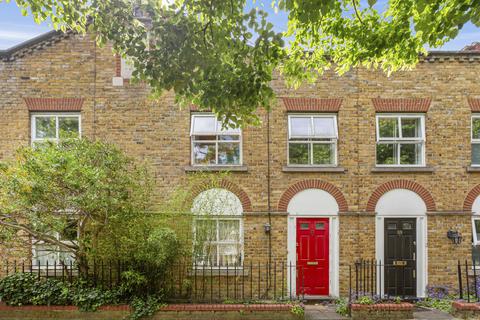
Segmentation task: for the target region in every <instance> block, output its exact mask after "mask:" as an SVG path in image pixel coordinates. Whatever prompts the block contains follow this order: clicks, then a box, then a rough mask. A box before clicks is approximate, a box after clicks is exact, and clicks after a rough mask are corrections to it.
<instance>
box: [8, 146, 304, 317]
mask: <svg viewBox="0 0 480 320" xmlns="http://www.w3.org/2000/svg"><path fill="white" fill-rule="evenodd" d="M152 172H153V170H152V169H151V168H150V166H149V164H148V163H139V162H137V161H134V160H133V159H132V158H129V157H127V156H126V155H125V154H124V152H123V151H121V150H120V149H118V148H117V147H116V146H114V145H111V144H108V143H105V142H101V141H90V140H88V139H66V140H64V141H61V142H60V143H53V142H45V143H42V144H40V145H36V146H35V147H24V148H20V149H19V150H18V151H17V154H16V157H15V159H14V161H12V162H7V163H3V164H2V165H1V166H0V261H1V263H0V300H1V302H0V317H1V314H2V312H7V313H12V312H17V313H18V312H20V313H22V312H23V313H26V314H30V315H31V313H32V312H35V310H37V311H38V310H41V311H42V312H43V313H44V314H43V315H44V316H45V312H47V313H48V312H53V314H54V315H57V316H58V313H59V312H63V313H65V312H67V311H68V312H86V313H85V314H84V316H82V318H83V317H87V316H86V315H87V314H88V317H101V315H102V314H106V313H108V314H111V313H112V312H113V313H117V318H118V317H126V318H130V319H139V318H142V317H146V316H152V315H154V314H155V313H158V312H176V313H179V312H193V311H195V310H183V309H182V308H183V307H173V306H176V303H178V302H187V303H189V304H190V305H192V306H197V305H196V304H195V303H208V304H205V305H204V306H203V307H202V308H204V309H202V310H201V311H202V312H207V313H208V312H215V313H216V314H217V315H218V314H219V312H223V311H230V312H232V311H234V313H235V314H238V315H243V314H248V315H249V316H250V317H254V316H255V315H256V313H260V314H262V313H261V311H269V312H278V313H279V316H280V314H281V315H282V316H285V317H287V318H288V317H292V316H293V317H298V316H300V315H301V314H302V313H303V308H302V307H300V306H299V305H298V304H292V303H291V302H290V300H291V298H292V296H291V292H290V294H289V293H288V290H287V287H286V283H287V278H286V277H287V274H289V273H292V272H295V270H288V268H287V266H286V264H285V262H283V261H282V262H278V263H276V262H268V263H265V262H263V261H261V260H256V261H243V257H241V256H239V255H238V254H236V255H235V254H231V253H228V252H230V251H231V252H233V253H235V252H241V250H239V249H236V248H234V249H235V250H234V249H232V248H230V247H231V246H230V247H228V248H227V249H229V251H228V252H227V253H226V254H225V255H224V256H222V258H221V259H219V258H218V255H217V250H219V248H220V247H219V246H218V245H216V244H214V243H213V242H214V240H216V233H217V230H216V228H215V227H214V226H215V225H216V223H217V220H218V219H217V220H215V219H214V218H212V217H211V216H212V212H213V213H214V212H216V211H218V209H216V206H217V205H218V203H219V202H221V203H224V204H225V203H227V204H228V203H229V202H228V199H223V198H221V196H222V195H223V194H216V193H204V194H203V195H202V198H201V201H200V202H199V203H200V205H197V206H196V207H195V213H192V211H193V209H192V200H193V199H192V197H194V196H196V194H197V193H195V190H196V189H198V187H199V186H201V187H202V188H207V189H209V190H210V189H213V190H218V188H219V186H220V184H221V183H222V181H223V180H224V179H225V178H226V175H227V174H216V175H202V174H192V175H190V176H189V177H187V178H185V179H183V181H181V182H179V185H178V187H177V188H174V189H172V190H171V191H170V192H169V193H168V194H165V195H162V199H161V200H160V201H158V199H156V201H153V200H152V198H153V196H152V194H153V193H154V191H153V190H155V182H154V181H153V179H152V178H151V177H152V176H153V174H152ZM216 188H217V189H216ZM197 204H198V203H197ZM194 214H195V215H197V217H198V216H201V219H199V218H195V216H194ZM200 220H201V221H200ZM221 223H224V224H225V223H226V224H228V227H229V228H230V229H228V230H233V231H231V232H232V233H231V234H225V235H223V236H224V237H227V236H228V237H229V239H230V238H232V239H233V240H234V239H235V237H236V234H237V233H236V232H235V228H234V227H235V221H234V222H228V221H221ZM192 230H195V232H194V233H193V234H192ZM192 244H193V250H192ZM220 249H221V248H220ZM232 250H233V251H232ZM213 257H216V259H214V258H213ZM290 268H291V266H290ZM265 301H267V302H268V304H265V303H259V302H265ZM167 302H168V304H167ZM213 303H221V306H224V307H218V306H216V307H215V306H213V305H212V304H213ZM206 306H209V307H206ZM12 308H16V309H12ZM39 308H40V309H39ZM196 308H201V307H196ZM205 308H207V309H205ZM219 308H220V309H219ZM180 309H181V310H180ZM2 310H3V311H2ZM222 310H223V311H222ZM197 311H198V310H197ZM203 314H204V315H205V313H203ZM264 314H265V313H264ZM94 315H95V316H94ZM207 318H208V317H207Z"/></svg>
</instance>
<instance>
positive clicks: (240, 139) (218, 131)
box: [190, 113, 243, 167]
mask: <svg viewBox="0 0 480 320" xmlns="http://www.w3.org/2000/svg"><path fill="white" fill-rule="evenodd" d="M212 116H213V117H215V114H213V113H192V114H191V115H190V163H191V165H192V166H195V167H240V166H243V137H242V136H243V134H242V130H241V129H240V132H239V133H233V134H232V133H228V132H224V133H222V131H221V128H220V129H219V128H217V127H216V128H215V132H204V133H202V134H195V133H194V132H193V121H194V118H198V117H212ZM215 121H216V122H215V123H216V125H215V126H217V125H218V119H217V118H216V117H215ZM200 135H208V136H216V138H215V140H201V142H205V143H215V163H214V164H212V163H208V164H201V163H195V155H194V152H193V150H194V145H195V142H196V141H195V139H194V136H200ZM221 135H225V136H236V135H238V141H234V142H238V144H239V147H240V159H239V162H238V164H228V163H227V164H219V163H218V143H219V142H218V141H219V139H218V136H221ZM225 143H228V141H225Z"/></svg>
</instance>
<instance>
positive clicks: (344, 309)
mask: <svg viewBox="0 0 480 320" xmlns="http://www.w3.org/2000/svg"><path fill="white" fill-rule="evenodd" d="M335 312H336V313H338V314H340V315H342V316H348V301H347V299H345V298H339V299H337V300H335Z"/></svg>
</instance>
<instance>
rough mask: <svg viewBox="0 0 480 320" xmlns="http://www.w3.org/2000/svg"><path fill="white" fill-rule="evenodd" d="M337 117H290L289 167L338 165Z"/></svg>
mask: <svg viewBox="0 0 480 320" xmlns="http://www.w3.org/2000/svg"><path fill="white" fill-rule="evenodd" d="M337 140H338V130H337V117H336V116H334V115H289V116H288V165H291V166H295V165H302V166H305V165H307V166H335V165H337Z"/></svg>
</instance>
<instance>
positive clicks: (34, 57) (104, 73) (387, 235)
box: [0, 31, 480, 297]
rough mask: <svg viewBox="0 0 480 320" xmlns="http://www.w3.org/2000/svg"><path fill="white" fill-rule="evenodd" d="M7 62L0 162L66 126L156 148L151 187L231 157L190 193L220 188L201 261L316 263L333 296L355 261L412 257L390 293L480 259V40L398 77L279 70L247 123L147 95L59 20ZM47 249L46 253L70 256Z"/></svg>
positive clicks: (320, 287) (416, 287) (133, 147)
mask: <svg viewBox="0 0 480 320" xmlns="http://www.w3.org/2000/svg"><path fill="white" fill-rule="evenodd" d="M0 60H1V61H0V83H1V86H0V160H5V159H9V158H11V157H12V155H13V153H14V150H15V149H16V148H17V147H19V146H22V145H28V144H30V143H35V142H36V141H41V140H44V139H59V138H61V137H59V128H60V129H61V128H66V129H68V130H69V131H73V132H78V134H79V135H81V136H84V137H90V138H95V139H103V140H106V141H109V142H113V143H116V144H117V145H119V146H120V147H121V148H122V149H123V150H125V151H126V152H127V153H128V154H130V155H132V156H134V157H136V158H138V159H147V160H148V161H149V162H150V163H151V164H153V168H154V171H155V172H154V173H155V177H156V182H157V183H156V190H155V200H156V201H161V199H162V197H164V196H165V195H166V194H168V191H169V190H171V188H172V186H175V185H177V184H179V183H180V182H181V181H182V180H183V179H185V177H186V176H188V175H189V174H191V173H192V172H197V171H208V172H211V174H215V173H216V172H220V171H231V177H230V180H229V181H225V182H224V183H223V186H222V189H218V190H199V194H198V196H197V197H196V198H195V200H194V203H192V208H193V209H194V208H195V206H196V205H199V203H200V202H201V201H202V195H208V194H216V195H219V196H220V195H221V196H222V197H223V199H225V201H222V202H223V203H225V209H224V210H223V209H222V210H220V212H217V214H218V216H219V218H218V219H216V220H215V228H217V229H218V231H219V232H217V234H218V238H217V239H215V240H216V241H214V242H213V243H214V245H215V249H214V250H213V251H214V253H215V254H214V255H212V256H209V257H204V260H203V261H199V262H201V263H206V264H211V265H214V266H217V267H227V266H242V265H243V264H244V263H249V262H251V261H254V262H255V261H259V260H262V261H265V260H266V259H268V257H269V256H270V257H271V258H272V259H275V260H276V261H284V262H288V263H292V264H298V265H305V266H310V267H311V268H310V269H309V270H310V271H308V272H309V273H308V274H306V275H305V277H306V279H307V281H306V282H305V286H306V288H305V293H306V294H307V295H311V296H338V295H340V294H345V293H346V292H347V291H348V281H349V276H348V266H349V265H351V264H352V263H353V262H355V261H356V260H357V259H377V260H381V261H387V263H393V264H398V265H403V266H404V267H405V268H403V269H402V270H403V271H402V272H403V274H402V275H400V274H392V275H391V277H393V278H396V277H400V276H402V277H404V278H403V279H404V283H405V285H402V286H400V285H398V284H396V282H395V281H393V284H392V282H390V285H389V286H388V287H385V286H384V285H383V284H382V290H383V292H388V293H392V294H398V295H401V294H405V295H411V296H419V297H422V296H425V294H426V287H427V285H456V281H457V277H456V266H457V259H463V260H464V259H471V258H472V256H473V258H474V259H477V260H480V254H479V253H478V252H477V249H476V248H477V247H476V246H475V245H476V244H478V243H480V197H479V195H480V84H479V75H480V51H475V50H470V51H460V52H431V53H430V54H429V55H428V56H427V57H424V58H422V60H421V62H420V64H419V65H418V66H417V68H416V69H414V70H412V71H405V72H397V73H395V74H393V75H392V76H390V77H387V76H386V75H385V74H383V73H381V72H378V71H372V70H365V69H362V68H359V69H355V70H352V71H350V72H348V73H347V74H345V75H344V76H338V75H336V74H335V73H334V72H327V73H325V74H324V75H322V76H321V77H320V78H319V79H318V81H317V82H316V83H315V84H311V85H310V84H305V85H303V86H302V87H300V88H299V89H297V90H293V89H289V88H287V87H286V86H285V83H284V80H283V79H282V78H281V76H280V75H278V76H276V78H275V79H274V81H273V83H272V85H273V87H274V89H275V91H276V94H277V96H278V97H279V98H278V99H277V101H276V105H275V106H274V107H273V108H272V111H271V112H270V113H267V112H265V111H259V116H260V117H261V119H262V121H263V124H262V125H261V126H259V127H248V128H243V129H241V130H240V129H237V130H233V129H231V130H223V129H222V127H221V126H219V125H218V123H217V120H216V119H215V117H214V116H213V115H212V114H209V113H204V112H197V111H196V110H188V109H181V108H179V107H178V106H176V105H175V103H174V97H173V94H172V93H165V94H164V96H163V97H162V99H160V100H159V101H153V100H149V99H148V98H147V96H148V94H149V88H148V87H146V86H145V85H142V84H135V85H134V84H131V83H129V77H130V75H131V70H129V67H128V66H127V65H126V64H125V63H124V62H123V61H121V59H119V58H117V57H115V56H114V55H113V54H112V51H111V49H110V48H108V47H106V48H99V47H97V46H96V44H95V42H94V41H92V39H91V38H90V37H87V36H80V35H76V34H72V33H68V34H62V33H60V32H56V31H52V32H49V33H47V34H45V35H43V36H40V37H38V38H35V39H33V40H31V41H27V42H26V43H23V44H21V45H18V46H16V47H13V48H11V49H9V50H6V51H3V52H0ZM222 229H223V230H222ZM449 231H452V232H453V234H454V233H455V232H457V234H459V235H460V236H461V237H462V238H461V239H462V241H461V242H460V243H459V244H455V243H453V241H452V239H450V238H449V237H447V233H448V232H449ZM472 231H473V232H472ZM451 234H452V233H450V235H451ZM222 235H223V236H222ZM41 251H42V248H41V246H38V247H37V248H34V250H33V252H34V256H35V254H36V255H37V256H36V258H37V259H47V260H48V259H57V258H60V257H59V256H55V255H54V256H53V257H52V256H47V257H40V254H39V253H40V252H41ZM392 272H395V271H392ZM296 282H298V274H297V275H296V276H293V277H292V278H289V280H288V287H289V289H290V290H292V291H293V293H294V294H296V293H297V292H296V290H297V288H298V287H297V283H296Z"/></svg>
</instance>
